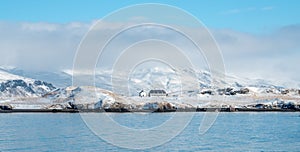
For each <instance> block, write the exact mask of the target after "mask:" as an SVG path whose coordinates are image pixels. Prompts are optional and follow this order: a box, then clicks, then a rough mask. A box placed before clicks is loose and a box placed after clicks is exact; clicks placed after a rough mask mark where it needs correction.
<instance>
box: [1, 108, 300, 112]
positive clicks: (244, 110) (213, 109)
mask: <svg viewBox="0 0 300 152" xmlns="http://www.w3.org/2000/svg"><path fill="white" fill-rule="evenodd" d="M217 111H218V112H300V109H254V108H235V109H232V108H189V109H176V110H175V109H174V110H170V109H166V110H160V111H157V110H127V111H118V110H106V109H80V110H79V109H11V110H0V113H170V112H217Z"/></svg>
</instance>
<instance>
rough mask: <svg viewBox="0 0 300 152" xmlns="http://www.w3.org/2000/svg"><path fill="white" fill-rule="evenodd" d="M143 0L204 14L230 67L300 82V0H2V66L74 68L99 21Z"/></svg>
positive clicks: (239, 73) (245, 74) (241, 73)
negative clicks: (83, 43)
mask: <svg viewBox="0 0 300 152" xmlns="http://www.w3.org/2000/svg"><path fill="white" fill-rule="evenodd" d="M142 3H162V4H169V5H173V6H176V7H179V8H181V9H183V10H186V11H188V12H189V13H191V14H192V15H194V16H195V17H197V18H198V19H199V20H201V21H202V23H204V24H205V25H206V26H207V27H208V29H209V30H210V31H211V32H212V34H213V36H214V38H215V39H216V40H217V43H218V44H219V47H220V49H221V51H222V54H223V57H224V62H225V67H226V71H227V72H228V73H233V74H234V75H237V76H243V77H250V78H261V79H265V78H268V79H273V80H275V81H278V82H287V81H292V84H295V83H294V81H296V82H297V83H298V84H297V85H298V87H300V83H299V82H300V77H299V76H298V75H299V73H300V68H299V58H300V45H299V40H300V17H299V15H300V9H299V8H300V1H298V0H289V1H282V0H245V1H242V0H219V1H204V0H203V1H197V0H193V1H183V0H181V1H179V0H177V1H171V0H169V1H164V2H159V1H146V0H139V1H138V0H131V1H124V0H122V1H121V0H120V1H113V2H111V1H98V0H88V1H76V0H39V1H38V0H0V56H1V57H2V56H5V58H2V59H1V60H0V66H16V67H19V68H24V69H34V68H36V69H37V70H45V69H47V70H48V69H51V70H61V69H67V68H71V67H72V64H73V57H74V55H75V52H76V50H77V46H78V45H79V43H80V41H81V40H82V38H83V36H84V34H85V33H86V32H87V31H88V29H89V28H90V27H91V25H92V24H93V23H94V21H96V20H98V19H101V18H102V17H104V16H106V15H108V14H109V13H111V12H113V11H116V10H118V9H119V8H122V7H126V6H130V5H133V4H142ZM45 56H46V57H47V58H46V59H45V58H44V57H45ZM54 61H55V62H54ZM40 63H42V64H40Z"/></svg>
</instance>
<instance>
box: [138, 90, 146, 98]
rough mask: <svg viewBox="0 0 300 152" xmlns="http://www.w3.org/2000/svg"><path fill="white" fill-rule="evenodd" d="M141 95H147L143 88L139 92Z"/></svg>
mask: <svg viewBox="0 0 300 152" xmlns="http://www.w3.org/2000/svg"><path fill="white" fill-rule="evenodd" d="M139 96H140V97H146V96H147V93H146V92H145V91H144V90H141V91H140V92H139Z"/></svg>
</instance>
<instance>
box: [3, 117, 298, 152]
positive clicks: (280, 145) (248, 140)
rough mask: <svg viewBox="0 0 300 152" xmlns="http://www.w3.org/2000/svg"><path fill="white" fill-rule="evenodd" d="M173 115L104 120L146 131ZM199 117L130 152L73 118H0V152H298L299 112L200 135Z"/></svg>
mask: <svg viewBox="0 0 300 152" xmlns="http://www.w3.org/2000/svg"><path fill="white" fill-rule="evenodd" d="M103 114H105V113H103ZM173 115H174V114H173V113H151V114H147V113H146V114H145V113H143V114H140V113H115V114H109V117H110V118H111V119H112V120H114V121H115V122H117V123H119V124H120V125H123V126H126V127H128V128H134V129H147V128H151V127H155V126H159V125H160V124H161V123H164V122H165V121H166V120H168V119H170V118H172V116H173ZM179 115H180V113H179ZM204 116H205V113H194V116H193V117H192V119H191V121H190V122H189V123H188V124H187V125H186V127H185V128H184V129H183V131H182V132H181V133H179V134H178V135H177V136H175V137H174V138H172V139H170V140H169V141H167V142H166V143H162V144H161V145H158V146H155V147H150V148H146V149H130V148H124V147H119V146H117V145H114V144H113V143H109V142H107V141H106V140H104V139H102V138H101V137H99V136H97V135H96V134H94V132H93V131H92V130H90V129H89V127H88V125H87V124H86V123H85V121H84V120H83V119H82V117H81V115H80V114H78V113H2V114H0V151H1V152H6V151H30V152H32V151H38V152H40V151H55V152H56V151H72V152H73V151H75V152H76V151H78V152H81V151H93V152H94V151H300V113H298V112H231V113H226V112H224V113H219V114H218V116H217V117H216V119H215V121H214V123H213V124H212V125H211V127H210V128H209V129H208V130H207V131H206V132H205V133H203V134H200V133H199V126H200V125H201V123H202V122H203V121H201V120H202V119H203V117H204ZM174 125H176V124H174ZM99 127H101V125H100V126H99ZM132 138H134V137H132ZM155 138H160V137H159V136H156V137H155ZM155 138H153V140H155ZM114 140H118V139H114Z"/></svg>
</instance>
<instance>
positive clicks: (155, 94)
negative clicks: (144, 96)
mask: <svg viewBox="0 0 300 152" xmlns="http://www.w3.org/2000/svg"><path fill="white" fill-rule="evenodd" d="M148 96H149V97H165V96H168V94H167V93H166V91H165V90H150V91H149V93H148Z"/></svg>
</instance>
